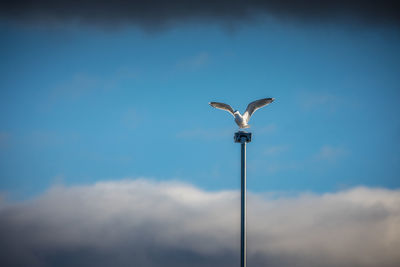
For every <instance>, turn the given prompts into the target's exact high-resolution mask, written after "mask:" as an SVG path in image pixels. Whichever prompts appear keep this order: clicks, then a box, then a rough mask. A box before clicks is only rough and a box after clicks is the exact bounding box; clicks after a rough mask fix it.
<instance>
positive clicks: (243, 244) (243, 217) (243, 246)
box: [240, 138, 246, 267]
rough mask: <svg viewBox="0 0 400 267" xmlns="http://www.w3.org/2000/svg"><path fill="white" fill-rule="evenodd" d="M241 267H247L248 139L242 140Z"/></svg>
mask: <svg viewBox="0 0 400 267" xmlns="http://www.w3.org/2000/svg"><path fill="white" fill-rule="evenodd" d="M240 188H241V205H240V211H241V220H240V228H241V229H240V233H241V234H240V266H241V267H246V139H245V138H242V139H241V186H240Z"/></svg>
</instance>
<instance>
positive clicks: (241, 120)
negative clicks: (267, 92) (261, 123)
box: [208, 98, 275, 129]
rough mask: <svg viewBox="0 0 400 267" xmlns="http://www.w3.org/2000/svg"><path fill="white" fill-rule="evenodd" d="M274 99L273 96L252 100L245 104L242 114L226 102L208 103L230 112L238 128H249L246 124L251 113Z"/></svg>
mask: <svg viewBox="0 0 400 267" xmlns="http://www.w3.org/2000/svg"><path fill="white" fill-rule="evenodd" d="M274 100H275V98H263V99H259V100H256V101H253V102H251V103H250V104H249V105H248V106H247V108H246V111H245V112H244V114H243V115H242V114H240V112H239V111H237V110H233V108H232V107H231V106H230V105H228V104H224V103H219V102H210V103H208V104H210V106H212V107H214V108H218V109H222V110H226V111H228V112H229V113H231V114H232V115H233V117H235V122H236V124H237V125H238V126H239V129H240V128H249V127H250V125H249V124H248V122H249V120H250V117H251V115H253V113H254V112H255V111H256V110H257V109H259V108H262V107H264V106H266V105H268V104H270V103H272V102H273V101H274Z"/></svg>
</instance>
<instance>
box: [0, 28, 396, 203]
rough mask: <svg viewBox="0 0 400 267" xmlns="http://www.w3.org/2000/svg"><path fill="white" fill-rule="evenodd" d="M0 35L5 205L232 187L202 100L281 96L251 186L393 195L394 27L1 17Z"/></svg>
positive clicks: (219, 123) (254, 148)
mask: <svg viewBox="0 0 400 267" xmlns="http://www.w3.org/2000/svg"><path fill="white" fill-rule="evenodd" d="M0 32H1V36H2V39H3V41H2V42H1V44H0V46H1V52H0V53H1V55H0V56H1V58H2V60H1V62H0V71H1V92H0V101H1V105H0V109H1V114H2V116H1V117H0V127H1V128H0V132H1V135H0V136H1V139H0V159H1V160H0V164H1V168H0V175H1V181H0V186H1V187H0V188H1V191H3V192H6V193H7V194H9V195H10V196H13V197H16V198H19V197H26V196H30V195H34V194H37V193H38V192H41V191H43V190H45V189H46V188H48V187H49V186H51V185H53V184H57V183H64V184H85V183H92V182H96V181H101V180H110V179H111V180H112V179H116V180H118V179H122V178H126V177H133V178H135V177H150V178H152V179H155V180H171V179H172V180H179V181H183V182H188V183H192V184H195V185H197V186H199V187H201V188H204V189H207V190H219V189H236V188H238V187H239V186H240V183H239V167H238V163H239V146H238V145H237V144H234V143H233V139H232V136H233V133H234V132H235V131H236V130H237V129H236V126H235V124H234V123H233V121H232V119H233V118H232V117H231V116H230V115H229V114H228V113H224V112H221V111H219V110H214V109H212V108H210V107H209V106H208V104H207V103H208V102H209V101H221V102H226V103H229V104H231V105H232V106H233V107H234V108H237V109H239V110H244V109H245V108H246V105H247V104H248V102H250V101H252V100H254V99H258V98H264V97H275V98H276V101H275V102H274V103H273V104H271V105H270V106H268V107H267V108H265V109H263V110H260V111H257V113H256V115H255V116H254V117H253V118H252V120H251V122H250V124H251V125H252V128H251V131H252V132H253V135H254V137H253V138H254V140H253V142H252V143H251V144H250V145H249V146H248V168H249V169H248V180H249V181H248V187H249V189H250V190H253V191H294V192H297V191H313V192H329V191H335V190H338V189H341V188H347V187H352V186H357V185H366V186H373V187H387V188H398V187H399V179H398V174H399V166H400V158H399V154H400V153H399V152H400V146H399V138H400V120H399V117H398V114H400V107H399V105H398V99H399V89H400V88H399V84H400V75H399V72H400V54H399V49H398V48H399V47H400V46H399V45H400V35H399V33H398V30H397V29H396V28H391V27H378V26H375V27H370V28H366V27H361V26H352V27H348V25H346V24H340V23H337V24H333V25H322V26H321V25H314V24H307V23H303V24H296V23H290V22H279V21H268V23H246V24H243V25H238V26H237V27H235V28H234V29H233V30H232V29H231V30H229V29H227V28H226V27H224V26H221V25H215V24H212V23H208V24H207V23H205V24H196V23H192V24H187V25H177V26H175V27H170V28H168V29H165V30H160V31H156V32H148V31H146V30H142V29H140V28H138V27H127V26H125V27H117V28H116V29H101V28H100V29H99V28H96V27H94V26H90V25H80V24H68V25H62V26H54V27H45V26H43V25H41V26H27V25H25V26H17V25H14V24H12V23H9V22H3V23H2V24H1V26H0Z"/></svg>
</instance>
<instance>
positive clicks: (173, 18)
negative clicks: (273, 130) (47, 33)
mask: <svg viewBox="0 0 400 267" xmlns="http://www.w3.org/2000/svg"><path fill="white" fill-rule="evenodd" d="M399 7H400V5H399V4H398V2H397V1H396V0H381V1H375V0H348V1H336V0H324V1H316V0H300V1H299V0H289V1H280V0H255V1H244V0H243V1H241V0H237V1H232V0H230V1H228V0H220V1H202V0H190V1H186V0H171V1H163V0H151V1H138V0H132V1H124V0H115V1H92V0H82V1H79V2H71V1H66V0H59V1H49V0H35V1H33V0H19V1H15V0H14V1H12V0H8V1H7V0H6V1H2V2H1V3H0V16H1V17H3V18H6V19H12V20H14V21H19V22H26V23H32V22H41V23H43V24H50V23H57V22H65V21H78V22H80V23H85V24H94V25H99V26H112V25H121V24H124V25H125V24H134V25H138V26H140V27H143V28H147V29H152V28H153V29H154V28H165V27H167V26H170V25H173V24H176V23H185V22H187V21H193V22H196V21H203V22H215V21H216V22H228V24H229V23H232V22H243V21H251V20H253V19H254V18H256V17H257V16H258V15H265V14H267V15H269V16H272V17H276V18H280V19H295V20H301V21H312V22H317V23H318V22H321V21H337V20H341V19H348V20H356V21H359V22H363V23H367V24H392V25H395V26H397V27H398V26H400V16H399V14H400V12H399Z"/></svg>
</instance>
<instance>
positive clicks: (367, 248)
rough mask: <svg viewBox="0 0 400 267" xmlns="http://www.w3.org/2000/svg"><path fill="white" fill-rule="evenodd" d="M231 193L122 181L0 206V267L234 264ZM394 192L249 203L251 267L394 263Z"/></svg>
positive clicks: (235, 207) (235, 197)
mask: <svg viewBox="0 0 400 267" xmlns="http://www.w3.org/2000/svg"><path fill="white" fill-rule="evenodd" d="M239 203H240V201H239V192H237V191H217V192H207V191H203V190H200V189H198V188H196V187H193V186H191V185H187V184H181V183H177V182H161V183H157V182H151V181H149V180H144V179H139V180H123V181H118V182H115V181H114V182H101V183H96V184H94V185H87V186H71V187H64V186H56V187H53V188H51V189H50V190H49V191H48V192H46V193H44V194H43V195H41V196H38V197H37V198H35V199H32V200H29V201H23V202H20V203H9V202H7V201H6V200H4V199H1V200H0V236H1V239H0V251H1V253H0V265H1V266H33V267H35V266H150V267H152V266H208V267H209V266H219V267H220V266H236V265H237V264H238V260H239V255H238V252H239V240H240V237H239ZM399 222H400V190H387V189H372V188H364V187H359V188H354V189H351V190H346V191H341V192H337V193H329V194H323V195H313V194H306V195H299V196H296V197H274V198H269V197H267V195H263V194H250V195H249V200H248V234H249V235H248V263H249V265H251V266H280V267H282V266H283V267H285V266H294V265H295V266H398V263H399V262H400V255H399V253H398V247H399V246H400V223H399Z"/></svg>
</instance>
